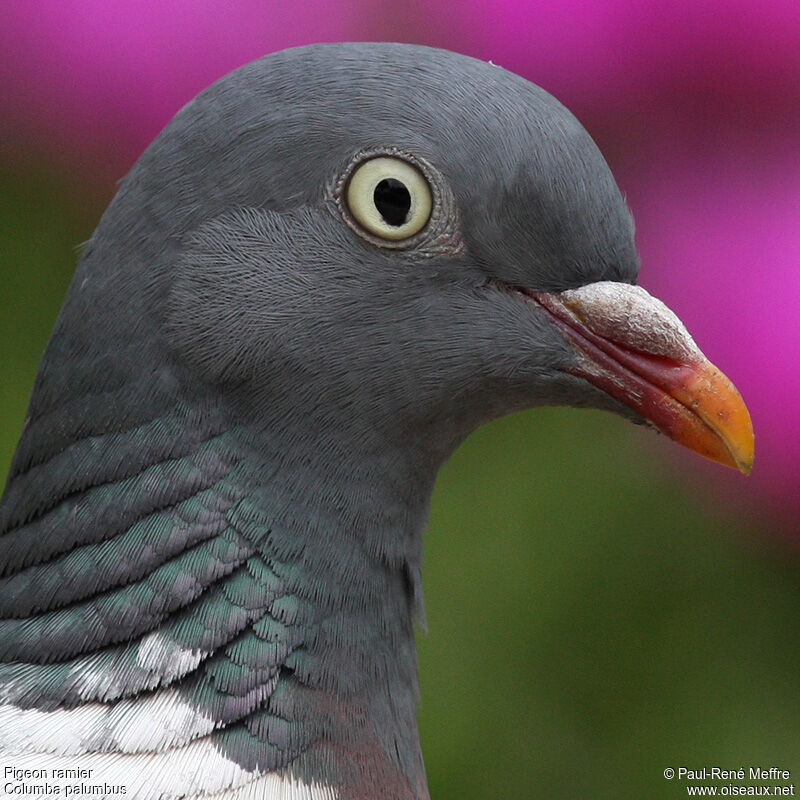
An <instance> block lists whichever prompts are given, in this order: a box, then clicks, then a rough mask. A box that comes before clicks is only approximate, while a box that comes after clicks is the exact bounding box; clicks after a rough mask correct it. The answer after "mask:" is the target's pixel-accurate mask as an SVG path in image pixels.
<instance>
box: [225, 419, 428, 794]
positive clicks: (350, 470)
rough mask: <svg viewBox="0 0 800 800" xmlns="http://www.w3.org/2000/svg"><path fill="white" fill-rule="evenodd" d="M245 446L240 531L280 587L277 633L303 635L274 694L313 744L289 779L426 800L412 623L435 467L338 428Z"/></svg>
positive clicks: (418, 452)
mask: <svg viewBox="0 0 800 800" xmlns="http://www.w3.org/2000/svg"><path fill="white" fill-rule="evenodd" d="M236 436H237V438H238V441H239V442H240V443H242V444H243V445H244V450H246V451H247V452H248V453H249V456H248V457H247V458H246V459H243V460H242V462H241V463H240V465H239V467H238V468H237V469H236V471H235V473H234V475H232V476H231V479H232V480H233V481H234V482H235V483H236V484H237V489H238V491H239V492H240V493H241V497H242V499H241V501H240V503H239V505H238V506H237V508H236V510H235V516H234V519H235V521H236V522H238V523H239V525H238V527H239V528H240V529H241V530H244V531H247V532H248V535H249V536H250V537H252V538H253V539H254V541H255V543H256V544H257V548H258V554H259V557H260V558H261V559H262V560H263V562H264V563H265V564H266V566H267V567H268V568H269V569H270V570H271V571H272V572H274V573H275V574H277V575H278V576H279V577H280V579H281V580H282V581H283V585H284V588H283V591H284V595H283V597H281V598H280V599H279V601H278V602H277V604H278V605H279V606H280V607H281V614H283V616H282V617H281V622H283V623H285V624H288V625H290V626H292V627H293V628H295V629H296V631H297V632H298V639H297V641H298V642H299V644H298V645H297V647H296V648H295V649H294V650H293V651H292V652H291V653H290V655H289V656H288V657H287V658H286V659H285V661H284V663H283V664H282V666H281V672H280V676H279V680H278V685H277V688H276V690H275V691H276V693H279V694H280V693H285V694H286V696H287V702H289V703H290V704H291V706H292V708H294V709H298V708H301V709H304V711H301V712H300V714H299V717H300V718H303V724H304V726H305V728H306V730H313V731H314V732H315V734H316V735H311V736H309V737H308V740H309V741H312V740H313V741H312V743H311V744H310V746H309V747H308V749H307V750H305V752H303V753H302V755H300V756H299V758H297V759H296V760H295V761H293V762H292V767H291V768H292V771H293V772H295V773H296V774H299V775H300V777H302V778H303V779H305V780H311V781H318V782H322V783H325V784H328V785H331V784H333V785H336V786H339V787H341V789H340V795H339V796H340V797H342V798H353V800H358V799H359V798H362V797H363V798H367V797H369V798H374V797H382V798H384V797H385V798H387V800H388V798H391V799H392V800H400V799H401V798H403V800H405V799H406V798H408V800H422V798H427V797H428V793H427V788H426V783H425V775H424V767H423V764H422V756H421V752H420V746H419V739H418V734H417V721H416V699H417V695H418V684H417V665H416V649H415V643H414V630H413V621H414V617H415V615H416V617H417V619H419V618H420V616H421V614H422V591H421V581H420V566H421V553H422V545H421V537H422V530H423V528H424V525H425V522H426V518H427V510H428V504H429V498H430V495H431V491H432V488H433V482H434V479H435V474H436V467H437V466H438V464H437V463H436V458H435V457H434V455H433V454H431V453H430V452H429V451H427V449H426V448H425V447H424V446H421V447H419V448H415V447H413V446H409V445H408V442H406V443H405V446H404V447H402V448H401V447H393V446H392V445H391V443H390V442H389V441H388V440H387V439H386V438H384V437H378V438H375V439H372V440H370V439H369V437H365V436H361V437H358V438H357V439H356V440H354V438H353V435H352V432H348V431H343V430H342V431H339V432H337V431H336V429H334V428H333V427H331V426H325V427H314V430H309V429H305V430H297V429H295V430H293V431H287V430H285V429H284V430H282V431H278V430H276V427H275V426H264V425H261V426H257V427H256V426H250V427H246V428H239V429H238V430H237V432H236ZM289 440H291V446H286V442H287V441H289ZM272 613H273V616H278V614H276V613H275V612H272Z"/></svg>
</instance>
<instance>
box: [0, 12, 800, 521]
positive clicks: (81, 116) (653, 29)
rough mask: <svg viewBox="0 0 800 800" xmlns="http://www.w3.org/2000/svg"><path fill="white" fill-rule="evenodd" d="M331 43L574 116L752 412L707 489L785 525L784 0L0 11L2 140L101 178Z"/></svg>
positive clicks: (794, 397) (789, 441)
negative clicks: (373, 49) (227, 77)
mask: <svg viewBox="0 0 800 800" xmlns="http://www.w3.org/2000/svg"><path fill="white" fill-rule="evenodd" d="M341 39H360V40H365V39H367V40H368V39H389V40H401V41H418V42H422V43H425V44H431V45H437V46H441V47H449V48H451V49H456V50H460V51H462V52H466V53H469V54H471V55H475V56H477V57H480V58H485V59H491V60H493V61H495V62H496V63H499V64H501V65H502V66H505V67H507V68H509V69H512V70H514V71H517V72H520V73H521V74H523V75H525V76H526V77H528V78H530V79H531V80H534V81H535V82H536V83H539V84H541V85H543V86H544V87H545V88H547V89H548V90H549V91H551V92H552V93H554V94H555V95H556V96H558V97H559V98H560V99H561V100H562V101H564V102H565V103H566V104H567V105H568V106H569V107H570V108H572V110H573V111H575V113H576V114H577V115H578V117H579V118H580V119H581V120H582V121H583V122H584V123H585V124H586V125H587V127H588V128H589V130H590V131H591V132H592V133H593V134H594V135H595V136H596V138H597V139H598V141H599V142H600V144H601V147H602V148H603V149H604V151H605V152H606V153H607V156H608V158H609V161H610V162H611V164H612V167H613V168H614V170H615V173H616V174H617V176H618V178H619V181H620V184H621V186H622V188H623V190H624V191H625V192H626V194H627V196H628V200H629V202H630V205H631V207H632V209H633V211H634V214H635V216H636V219H637V227H638V242H639V246H640V250H641V253H642V261H643V271H642V279H641V282H642V284H643V285H644V286H645V287H646V288H648V289H649V290H651V291H653V292H654V293H655V294H657V295H659V296H661V297H662V299H664V300H665V301H666V302H667V303H668V304H670V305H671V306H672V307H673V308H674V309H675V310H676V311H677V312H678V313H679V315H681V316H682V318H683V319H684V321H685V322H686V324H687V327H688V328H689V329H690V330H691V331H692V333H693V334H694V335H695V338H696V339H697V341H698V343H699V344H700V345H701V347H702V348H703V349H704V350H705V351H706V352H707V354H709V356H710V357H711V358H712V360H713V361H715V362H716V363H717V364H718V365H719V366H721V367H722V368H723V369H724V370H725V371H727V372H728V373H729V374H730V375H731V377H732V378H733V379H734V380H735V382H736V383H737V385H739V387H740V389H741V390H742V393H743V395H744V396H745V398H746V400H747V402H748V405H749V406H750V408H751V411H752V414H753V417H754V422H755V427H756V433H757V451H756V459H757V460H756V467H755V470H754V473H753V476H752V479H751V480H750V481H748V482H743V481H742V480H741V479H739V478H737V476H735V475H731V476H727V477H715V478H713V479H714V480H716V481H717V486H718V487H720V491H722V492H723V493H727V494H728V496H733V495H734V494H737V495H741V496H744V497H747V498H750V499H756V500H758V502H759V503H762V502H763V501H764V500H768V501H769V504H770V507H771V508H776V509H782V512H783V514H784V517H785V518H786V519H789V520H790V527H797V526H794V525H793V523H792V522H791V520H792V519H794V518H796V516H797V513H798V512H800V493H798V492H796V491H795V488H794V487H795V486H796V485H797V484H798V482H799V479H800V413H799V412H798V409H800V369H798V363H799V362H800V325H799V324H798V318H799V317H798V309H800V269H799V268H798V267H799V265H800V227H799V226H798V223H800V156H799V154H800V11H799V10H798V7H797V3H796V0H776V1H775V2H772V3H769V4H762V3H757V2H756V1H755V0H732V1H725V0H702V1H701V2H697V3H692V4H686V3H682V2H679V0H669V1H668V2H665V3H660V4H643V3H638V2H635V0H602V1H601V0H584V1H583V2H561V3H547V4H544V3H542V4H538V3H530V2H523V0H499V1H498V2H494V3H491V4H489V3H486V2H482V1H481V0H439V2H432V3H428V4H427V5H424V6H423V5H422V4H414V3H398V4H393V5H392V6H387V7H386V8H385V9H383V8H377V7H372V6H371V5H367V4H363V3H362V4H359V3H356V2H353V1H352V0H351V2H344V1H343V0H339V1H338V2H329V3H326V4H305V3H280V4H279V3H264V2H258V1H257V0H241V1H240V2H231V3H225V4H220V3H217V2H211V1H210V0H202V1H200V0H176V2H172V3H169V4H166V3H159V2H137V3H133V2H123V0H103V2H100V0H81V1H80V2H79V1H78V0H70V1H69V2H68V1H66V0H65V2H62V3H58V4H56V3H48V2H35V1H34V0H29V1H28V2H12V3H9V4H7V5H6V7H5V9H4V23H3V26H2V28H0V48H1V49H2V51H3V53H4V54H5V55H4V60H3V62H2V63H0V85H2V86H3V91H4V97H3V100H2V112H1V116H0V135H1V136H2V138H3V139H4V140H6V141H15V142H17V143H18V144H19V143H20V142H22V143H25V147H28V148H30V147H31V146H32V144H31V143H32V142H35V147H44V148H49V149H50V151H51V152H54V153H55V154H56V155H57V156H60V157H63V158H65V159H71V160H75V159H76V158H77V159H78V161H80V159H81V155H80V154H84V156H83V157H85V154H86V153H94V154H100V155H101V156H102V158H103V160H104V161H105V163H107V164H109V165H111V167H110V168H111V169H112V170H113V171H116V173H117V174H119V173H120V172H121V171H124V169H126V168H127V167H128V166H129V165H130V164H131V163H132V162H133V161H134V160H135V158H136V157H137V156H138V154H139V153H140V152H141V150H142V149H143V148H144V147H145V146H146V145H147V143H148V142H149V141H150V140H151V139H152V138H153V137H154V136H155V135H156V134H157V133H158V131H159V129H160V128H161V127H162V126H163V125H164V124H165V123H166V122H167V121H168V120H169V118H170V117H171V116H172V115H173V114H174V113H175V112H176V111H177V110H178V108H179V107H180V106H181V105H183V104H184V103H185V102H187V101H188V100H189V99H190V98H191V97H192V96H193V95H194V94H195V93H196V92H197V91H199V90H200V89H202V88H203V87H204V86H205V85H207V84H208V83H210V82H211V81H213V80H215V79H216V78H218V77H220V76H221V75H223V74H224V73H225V72H227V71H229V70H231V69H233V68H235V67H237V66H239V65H240V64H242V63H245V62H247V61H249V60H251V59H253V58H255V57H257V56H259V55H262V54H263V53H266V52H269V51H272V50H277V49H281V48H283V47H287V46H292V45H296V44H304V43H309V42H316V41H331V40H341ZM443 80H446V76H443ZM4 146H6V145H0V147H4ZM103 177H104V178H105V176H103ZM693 469H696V470H697V471H698V474H701V473H702V475H703V479H704V480H705V479H706V478H707V475H708V473H706V472H705V471H704V470H703V468H702V467H701V466H697V467H693ZM718 472H721V471H718ZM743 487H744V488H743Z"/></svg>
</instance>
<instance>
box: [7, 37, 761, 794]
mask: <svg viewBox="0 0 800 800" xmlns="http://www.w3.org/2000/svg"><path fill="white" fill-rule="evenodd" d="M638 266H639V264H638V258H637V255H636V248H635V245H634V235H633V224H632V221H631V216H630V214H629V211H628V209H627V207H626V205H625V202H624V199H623V197H622V195H621V193H620V191H619V189H618V188H617V186H616V183H615V182H614V179H613V177H612V175H611V173H610V171H609V168H608V166H607V165H606V163H605V161H604V160H603V157H602V156H601V154H600V153H599V151H598V149H597V147H596V146H595V145H594V143H593V142H592V140H591V138H590V137H589V135H588V134H587V133H586V132H585V131H584V129H583V128H582V127H581V126H580V124H579V123H578V122H577V121H576V120H575V118H574V117H573V116H572V115H571V114H570V113H569V112H568V111H567V110H566V109H565V108H564V107H563V106H562V105H560V104H559V103H558V102H557V101H556V100H555V99H553V98H552V97H551V96H550V95H548V94H547V93H546V92H544V91H543V90H541V89H539V88H538V87H536V86H534V85H532V84H530V83H528V82H527V81H525V80H523V79H522V78H520V77H518V76H515V75H512V74H510V73H508V72H506V71H504V70H503V69H501V68H499V67H496V66H494V65H492V64H486V63H482V62H480V61H477V60H474V59H471V58H467V57H464V56H460V55H456V54H453V53H447V52H443V51H439V50H433V49H429V48H424V47H413V46H408V45H396V44H341V45H319V46H312V47H307V48H299V49H295V50H289V51H285V52H282V53H277V54H274V55H270V56H268V57H266V58H264V59H261V60H259V61H256V62H254V63H252V64H249V65H247V66H245V67H243V68H241V69H239V70H237V71H236V72H234V73H232V74H231V75H229V76H227V77H225V78H223V79H222V80H221V81H219V82H218V83H216V84H214V85H213V86H212V87H210V88H209V89H208V90H206V91H205V92H203V93H202V94H201V95H199V96H198V97H197V98H196V99H195V100H194V101H193V102H191V103H190V104H189V105H187V106H186V107H185V108H184V109H183V110H182V111H180V113H179V114H178V115H177V116H176V117H175V119H174V120H173V121H172V122H171V123H170V124H169V125H168V126H167V128H166V129H165V130H164V131H163V132H162V134H161V135H160V136H159V137H158V138H157V139H156V140H155V142H154V143H153V144H152V145H151V146H150V147H149V148H148V150H147V151H146V152H145V154H144V155H143V156H142V158H141V159H140V160H139V162H138V163H137V164H136V165H135V166H134V168H133V169H132V171H131V172H130V174H129V175H128V176H127V178H126V179H125V180H124V181H123V183H122V185H121V187H120V190H119V192H118V194H117V196H116V197H115V199H114V200H113V201H112V203H111V205H110V206H109V208H108V210H107V211H106V213H105V215H104V217H103V219H102V220H101V222H100V224H99V226H98V228H97V230H96V232H95V234H94V235H93V236H92V238H91V240H90V241H89V242H88V243H87V245H86V246H85V249H84V252H83V254H82V257H81V260H80V263H79V265H78V268H77V270H76V274H75V278H74V280H73V283H72V285H71V287H70V290H69V293H68V295H67V298H66V300H65V303H64V307H63V309H62V312H61V314H60V316H59V319H58V322H57V324H56V327H55V330H54V333H53V336H52V338H51V341H50V343H49V345H48V348H47V352H46V353H45V355H44V357H43V360H42V365H41V367H40V371H39V375H38V377H37V381H36V386H35V388H34V393H33V397H32V399H31V404H30V408H29V413H28V417H27V419H26V423H25V428H24V431H23V434H22V438H21V440H20V443H19V446H18V449H17V452H16V455H15V458H14V462H13V464H12V469H11V474H10V478H9V483H8V486H7V489H6V492H5V494H4V496H3V500H2V504H0V533H2V534H3V535H2V536H0V567H1V568H0V719H2V721H3V726H2V727H3V734H2V735H0V753H3V754H4V755H7V756H9V759H12V760H13V763H14V764H15V765H16V766H18V767H20V768H24V767H31V768H37V769H38V768H41V767H43V766H49V767H53V768H63V767H65V766H69V767H70V768H81V769H86V770H96V772H94V776H96V777H97V778H98V779H100V780H103V781H105V782H107V783H108V784H113V785H122V786H125V787H126V790H127V793H128V794H130V795H132V796H136V797H141V798H179V797H181V798H184V797H185V798H190V797H205V796H211V795H213V796H215V797H229V798H234V797H245V796H247V797H255V796H263V797H288V796H291V797H296V798H306V800H367V798H369V800H376V798H380V799H381V800H423V799H424V798H426V797H427V796H428V795H427V789H426V787H425V777H424V769H423V766H422V758H421V754H420V748H419V741H418V737H417V733H416V719H415V699H416V695H417V685H416V668H415V656H414V643H413V627H412V618H413V614H414V611H415V609H416V611H417V612H420V610H421V589H420V562H421V533H422V530H423V528H424V525H425V518H426V514H427V506H428V502H429V498H430V494H431V491H432V487H433V482H434V479H435V475H436V471H437V469H438V467H439V466H440V464H441V463H442V461H443V460H444V459H445V458H446V457H447V456H448V455H449V454H450V452H452V450H453V448H454V447H456V446H457V445H458V443H459V442H460V441H461V440H462V439H463V438H464V437H465V436H466V435H467V434H468V433H469V432H470V431H472V430H473V429H474V428H475V427H477V426H478V425H480V424H481V423H483V422H485V421H486V420H489V419H491V418H493V417H497V416H499V415H502V414H505V413H508V412H511V411H514V410H516V409H521V408H526V407H530V406H536V405H542V404H567V405H576V406H592V407H597V408H606V409H610V410H612V411H615V412H617V413H620V414H623V415H625V416H627V417H629V418H630V419H632V420H633V421H638V422H645V421H646V422H648V423H649V424H651V425H653V426H654V427H656V428H658V429H659V430H661V431H663V432H664V433H666V434H667V435H669V436H670V437H672V438H673V439H676V440H677V441H679V442H681V443H683V444H685V445H687V446H688V447H690V448H692V449H694V450H696V451H698V452H699V453H701V454H703V455H706V456H708V457H710V458H713V459H715V460H717V461H720V462H722V463H724V464H728V465H730V466H734V467H738V468H739V469H741V470H743V471H747V470H748V469H749V468H750V465H751V463H752V443H753V437H752V428H751V426H750V420H749V417H748V415H747V410H746V408H745V406H744V404H743V402H742V400H741V398H740V397H739V395H738V393H737V392H736V390H735V389H734V387H733V386H732V384H731V383H730V381H728V380H727V378H725V376H724V375H723V374H722V373H721V372H719V370H717V369H716V367H714V366H713V365H712V364H711V363H710V362H709V361H708V360H707V359H706V358H705V356H703V354H702V353H701V352H700V350H699V349H698V348H697V346H696V345H695V343H694V342H693V341H692V339H691V337H690V336H689V334H688V333H687V331H686V329H685V328H684V327H683V325H682V324H681V323H680V321H679V320H678V319H677V317H675V315H674V314H672V312H670V311H669V309H667V308H666V307H665V306H664V305H663V304H661V303H660V302H659V301H657V300H655V299H654V298H652V297H651V296H650V295H649V294H647V292H645V291H644V290H643V289H641V288H639V287H637V286H635V280H636V277H637V272H638Z"/></svg>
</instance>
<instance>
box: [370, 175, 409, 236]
mask: <svg viewBox="0 0 800 800" xmlns="http://www.w3.org/2000/svg"><path fill="white" fill-rule="evenodd" d="M372 199H373V200H374V201H375V208H377V209H378V211H380V212H381V216H382V217H383V218H384V220H386V222H387V223H388V224H389V225H393V226H394V227H395V228H399V227H400V226H401V225H402V224H403V223H404V222H405V221H406V218H407V217H408V212H409V211H410V210H411V195H410V194H409V191H408V189H406V186H405V184H404V183H403V182H402V181H399V180H397V178H384V179H383V180H382V181H381V182H380V183H379V184H378V185H377V186H376V187H375V191H374V192H373V194H372Z"/></svg>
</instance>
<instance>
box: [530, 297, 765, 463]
mask: <svg viewBox="0 0 800 800" xmlns="http://www.w3.org/2000/svg"><path fill="white" fill-rule="evenodd" d="M530 296H531V297H532V298H533V299H534V300H536V301H537V302H538V303H539V304H540V305H541V306H542V307H543V308H544V309H545V310H546V311H547V313H548V314H549V315H550V319H551V321H552V322H553V323H554V324H555V326H556V327H557V328H558V329H559V330H560V331H561V333H562V334H563V335H564V336H565V337H566V339H567V340H568V341H569V342H571V344H572V345H573V346H574V347H575V349H576V350H577V353H578V361H577V364H576V366H574V367H572V368H569V370H568V371H569V372H571V373H572V374H574V375H578V376H580V377H582V378H585V379H586V380H587V381H589V383H592V384H593V385H594V386H596V387H598V388H599V389H602V390H603V391H604V392H607V393H608V394H610V395H611V396H612V397H614V398H616V399H617V400H619V401H621V402H623V403H625V404H626V405H628V406H630V407H631V408H632V409H634V410H635V411H636V412H638V413H639V414H640V415H641V416H643V417H644V418H645V419H647V420H648V421H649V422H651V423H652V424H653V425H654V426H655V427H656V428H657V429H658V430H660V431H661V432H662V433H665V434H666V435H667V436H669V437H670V438H671V439H674V440H675V441H676V442H679V443H680V444H682V445H685V446H686V447H688V448H689V449H690V450H694V451H695V452H696V453H700V455H703V456H705V457H706V458H710V459H712V460H713V461H718V462H719V463H721V464H725V465H726V466H729V467H734V468H735V469H738V470H740V471H741V472H743V473H745V474H747V473H749V472H750V470H751V469H752V467H753V452H754V438H753V425H752V422H751V421H750V414H749V413H748V411H747V406H745V404H744V400H742V396H741V395H740V394H739V392H738V391H737V390H736V387H735V386H734V385H733V383H731V381H730V380H729V379H728V378H727V377H726V376H725V375H724V374H723V373H722V372H721V371H720V370H719V369H717V368H716V367H715V366H714V365H713V364H712V363H711V362H710V361H709V360H708V359H707V358H706V357H705V356H704V355H703V353H702V352H700V349H699V348H698V347H697V345H696V344H695V343H694V341H693V340H692V337H691V336H690V335H689V333H688V331H687V330H686V328H685V327H684V326H683V323H682V322H681V321H680V320H679V319H678V318H677V317H676V316H675V314H674V313H673V312H672V311H670V309H669V308H667V306H665V305H664V304H663V303H662V302H661V301H660V300H657V299H656V298H654V297H652V296H651V295H649V294H648V293H647V292H646V291H645V290H644V289H642V288H640V287H638V286H630V285H629V284H624V283H616V282H611V281H603V282H600V283H591V284H588V285H586V286H583V287H581V288H580V289H571V290H569V291H565V292H561V293H560V294H546V293H543V292H531V293H530Z"/></svg>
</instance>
